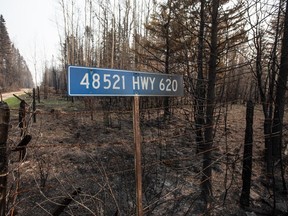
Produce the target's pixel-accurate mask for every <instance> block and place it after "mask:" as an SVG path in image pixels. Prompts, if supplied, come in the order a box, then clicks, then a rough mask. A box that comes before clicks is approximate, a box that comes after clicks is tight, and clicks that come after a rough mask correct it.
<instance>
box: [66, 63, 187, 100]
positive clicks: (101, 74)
mask: <svg viewBox="0 0 288 216" xmlns="http://www.w3.org/2000/svg"><path fill="white" fill-rule="evenodd" d="M70 67H71V68H70V69H68V81H69V82H68V83H69V84H68V91H69V92H68V93H69V95H71V96H104V95H110V96H117V95H118V96H120V95H121V96H133V95H142V96H181V95H183V78H182V76H180V75H167V74H159V73H147V72H133V71H124V70H108V69H100V68H92V69H91V68H84V67H76V66H73V67H72V66H70Z"/></svg>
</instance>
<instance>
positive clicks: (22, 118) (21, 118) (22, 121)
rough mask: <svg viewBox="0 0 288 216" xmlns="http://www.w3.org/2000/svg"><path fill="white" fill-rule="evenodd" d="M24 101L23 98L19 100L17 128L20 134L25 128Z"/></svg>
mask: <svg viewBox="0 0 288 216" xmlns="http://www.w3.org/2000/svg"><path fill="white" fill-rule="evenodd" d="M25 116H26V102H25V101H24V100H21V102H20V107H19V128H20V130H21V134H20V136H21V137H22V135H23V134H24V130H25V128H26V120H25Z"/></svg>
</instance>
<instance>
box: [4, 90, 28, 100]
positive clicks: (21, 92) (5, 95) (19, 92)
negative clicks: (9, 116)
mask: <svg viewBox="0 0 288 216" xmlns="http://www.w3.org/2000/svg"><path fill="white" fill-rule="evenodd" d="M29 90H30V89H21V90H20V91H15V92H6V93H3V94H2V97H1V99H2V100H6V99H7V98H10V97H13V94H15V95H17V96H18V95H22V94H24V92H29Z"/></svg>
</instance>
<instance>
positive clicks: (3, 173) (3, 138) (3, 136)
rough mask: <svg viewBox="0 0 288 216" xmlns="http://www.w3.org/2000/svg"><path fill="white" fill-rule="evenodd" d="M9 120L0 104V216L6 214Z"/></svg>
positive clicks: (5, 110) (3, 105) (2, 103)
mask: <svg viewBox="0 0 288 216" xmlns="http://www.w3.org/2000/svg"><path fill="white" fill-rule="evenodd" d="M9 120H10V109H9V107H8V105H7V103H6V102H2V101H1V102H0V216H5V215H6V214H5V213H6V193H7V172H8V156H7V138H8V128H9Z"/></svg>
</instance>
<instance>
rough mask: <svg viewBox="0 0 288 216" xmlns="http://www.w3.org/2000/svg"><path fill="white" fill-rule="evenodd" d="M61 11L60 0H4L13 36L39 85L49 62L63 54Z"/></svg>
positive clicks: (2, 10) (0, 0)
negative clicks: (60, 53)
mask: <svg viewBox="0 0 288 216" xmlns="http://www.w3.org/2000/svg"><path fill="white" fill-rule="evenodd" d="M57 8H58V9H57ZM57 10H59V1H58V0H0V14H2V15H3V17H4V19H5V21H6V28H7V31H8V33H9V37H10V39H11V41H12V43H14V45H15V47H16V48H18V49H19V51H20V54H21V55H22V56H23V57H24V59H25V61H26V63H27V65H28V67H29V69H30V71H31V73H32V76H33V79H34V82H35V79H36V80H37V84H40V79H41V75H42V72H43V68H44V65H45V61H48V62H49V61H50V62H51V60H52V56H54V57H53V59H54V58H55V59H56V58H57V56H58V55H59V30H58V27H57V26H58V24H59V22H61V20H58V19H62V17H61V16H59V14H60V12H59V11H57ZM35 63H36V70H35ZM35 71H36V74H37V76H35ZM35 77H36V78H35Z"/></svg>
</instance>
